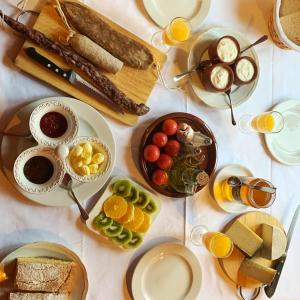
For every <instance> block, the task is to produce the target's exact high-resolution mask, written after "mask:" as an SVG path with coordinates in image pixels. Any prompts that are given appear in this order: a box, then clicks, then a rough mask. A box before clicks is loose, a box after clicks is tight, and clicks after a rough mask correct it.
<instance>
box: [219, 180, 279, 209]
mask: <svg viewBox="0 0 300 300" xmlns="http://www.w3.org/2000/svg"><path fill="white" fill-rule="evenodd" d="M238 178H239V180H240V182H242V184H241V185H240V186H233V185H232V184H231V182H230V178H227V179H225V180H224V181H223V182H222V184H221V190H222V194H223V197H224V199H225V200H227V201H231V202H233V201H236V202H239V203H242V204H244V205H246V206H251V207H254V208H267V207H270V206H271V205H272V204H273V203H274V201H275V198H276V188H275V187H274V186H273V184H272V183H271V182H269V181H267V180H265V179H262V178H254V177H238ZM259 187H267V188H271V190H270V192H267V191H264V190H260V189H259Z"/></svg>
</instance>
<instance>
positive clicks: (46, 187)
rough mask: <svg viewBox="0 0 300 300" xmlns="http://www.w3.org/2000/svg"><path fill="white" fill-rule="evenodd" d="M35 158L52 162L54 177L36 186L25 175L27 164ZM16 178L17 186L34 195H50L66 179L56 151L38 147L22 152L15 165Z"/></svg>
mask: <svg viewBox="0 0 300 300" xmlns="http://www.w3.org/2000/svg"><path fill="white" fill-rule="evenodd" d="M35 156H43V157H46V158H48V159H49V160H50V162H51V163H52V165H53V175H52V177H51V178H50V179H49V180H48V181H47V182H45V183H43V184H35V183H33V182H31V181H29V180H28V179H27V178H26V176H25V174H24V166H25V164H26V162H27V161H28V160H29V159H31V158H32V157H35ZM13 171H14V177H15V180H16V182H17V184H18V185H19V186H20V187H21V188H22V189H23V190H24V191H26V192H28V193H33V194H42V193H48V192H50V191H52V190H53V189H55V188H56V187H57V186H59V185H60V184H61V182H62V180H63V178H64V175H65V170H64V164H63V162H62V160H61V159H60V158H59V157H58V156H57V155H55V152H54V149H52V148H49V147H43V146H37V147H33V148H29V149H27V150H25V151H24V152H22V153H21V154H20V155H19V156H18V157H17V159H16V161H15V164H14V170H13Z"/></svg>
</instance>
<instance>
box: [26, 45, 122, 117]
mask: <svg viewBox="0 0 300 300" xmlns="http://www.w3.org/2000/svg"><path fill="white" fill-rule="evenodd" d="M25 52H26V54H27V56H28V57H30V58H31V59H33V60H35V61H36V62H38V63H39V64H41V65H43V66H44V67H46V68H47V69H49V70H50V71H52V72H54V73H55V74H57V75H58V76H60V77H62V78H63V79H65V80H66V81H68V82H69V83H71V84H72V85H73V86H75V87H77V88H79V89H80V90H84V91H86V92H88V93H89V94H90V95H91V96H93V97H95V98H96V99H97V100H99V101H100V102H101V103H103V104H105V105H106V106H108V107H110V108H113V109H114V110H116V111H118V112H119V113H121V114H124V110H123V109H122V107H120V106H119V105H117V104H116V103H114V102H113V101H112V100H110V99H109V98H108V97H107V96H106V95H104V94H103V93H101V92H100V91H99V90H98V89H97V88H96V87H94V86H93V85H92V84H90V83H89V82H87V81H86V80H84V79H83V78H82V77H81V76H80V75H78V74H77V73H76V72H75V71H74V70H72V69H70V70H63V69H62V68H60V67H59V66H57V65H56V64H55V63H53V62H52V61H50V60H49V59H48V58H46V57H45V56H43V55H41V54H40V53H38V52H37V51H36V49H35V48H33V47H29V48H27V49H25Z"/></svg>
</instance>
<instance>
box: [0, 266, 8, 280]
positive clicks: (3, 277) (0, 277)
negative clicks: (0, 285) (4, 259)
mask: <svg viewBox="0 0 300 300" xmlns="http://www.w3.org/2000/svg"><path fill="white" fill-rule="evenodd" d="M5 280H7V276H6V274H5V272H4V265H3V264H1V263H0V282H3V281H5Z"/></svg>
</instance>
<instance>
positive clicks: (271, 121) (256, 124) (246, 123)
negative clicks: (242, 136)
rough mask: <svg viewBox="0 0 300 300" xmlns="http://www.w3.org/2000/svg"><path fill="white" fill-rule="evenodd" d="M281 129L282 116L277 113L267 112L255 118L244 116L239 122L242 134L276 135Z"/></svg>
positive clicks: (282, 123)
mask: <svg viewBox="0 0 300 300" xmlns="http://www.w3.org/2000/svg"><path fill="white" fill-rule="evenodd" d="M283 127H284V118H283V115H282V114H281V113H280V112H277V111H268V112H265V113H262V114H259V115H256V116H251V115H244V116H242V117H241V119H240V120H239V128H240V129H241V131H242V132H244V133H251V132H258V133H266V134H268V133H278V132H280V131H281V130H282V129H283Z"/></svg>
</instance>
